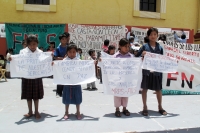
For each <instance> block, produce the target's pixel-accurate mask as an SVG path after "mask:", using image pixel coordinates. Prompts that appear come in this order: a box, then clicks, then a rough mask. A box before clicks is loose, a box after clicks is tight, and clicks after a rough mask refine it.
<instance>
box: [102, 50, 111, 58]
mask: <svg viewBox="0 0 200 133" xmlns="http://www.w3.org/2000/svg"><path fill="white" fill-rule="evenodd" d="M112 57H113V56H112V55H109V54H107V53H105V52H103V51H101V58H112Z"/></svg>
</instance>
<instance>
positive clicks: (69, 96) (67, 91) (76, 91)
mask: <svg viewBox="0 0 200 133" xmlns="http://www.w3.org/2000/svg"><path fill="white" fill-rule="evenodd" d="M62 97H63V104H66V105H68V104H75V105H79V104H81V103H82V90H81V86H80V85H65V86H64V88H63V94H62Z"/></svg>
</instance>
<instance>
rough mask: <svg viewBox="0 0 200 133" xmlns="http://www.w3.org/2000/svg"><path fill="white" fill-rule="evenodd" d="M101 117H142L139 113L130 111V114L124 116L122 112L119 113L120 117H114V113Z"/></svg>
mask: <svg viewBox="0 0 200 133" xmlns="http://www.w3.org/2000/svg"><path fill="white" fill-rule="evenodd" d="M103 117H110V118H117V119H120V118H122V119H128V118H134V117H143V116H142V115H141V114H138V113H130V116H125V115H124V114H123V113H121V117H116V116H115V113H110V114H105V115H104V116H103Z"/></svg>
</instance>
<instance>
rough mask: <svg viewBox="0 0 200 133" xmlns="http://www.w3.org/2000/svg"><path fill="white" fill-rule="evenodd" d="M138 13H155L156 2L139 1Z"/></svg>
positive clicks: (150, 0) (152, 0) (153, 0)
mask: <svg viewBox="0 0 200 133" xmlns="http://www.w3.org/2000/svg"><path fill="white" fill-rule="evenodd" d="M140 11H148V12H156V0H140Z"/></svg>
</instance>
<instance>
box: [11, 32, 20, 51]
mask: <svg viewBox="0 0 200 133" xmlns="http://www.w3.org/2000/svg"><path fill="white" fill-rule="evenodd" d="M12 34H13V40H14V42H13V43H14V44H13V49H15V48H16V44H17V43H20V44H21V41H19V40H17V36H22V33H15V32H14V33H12Z"/></svg>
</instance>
